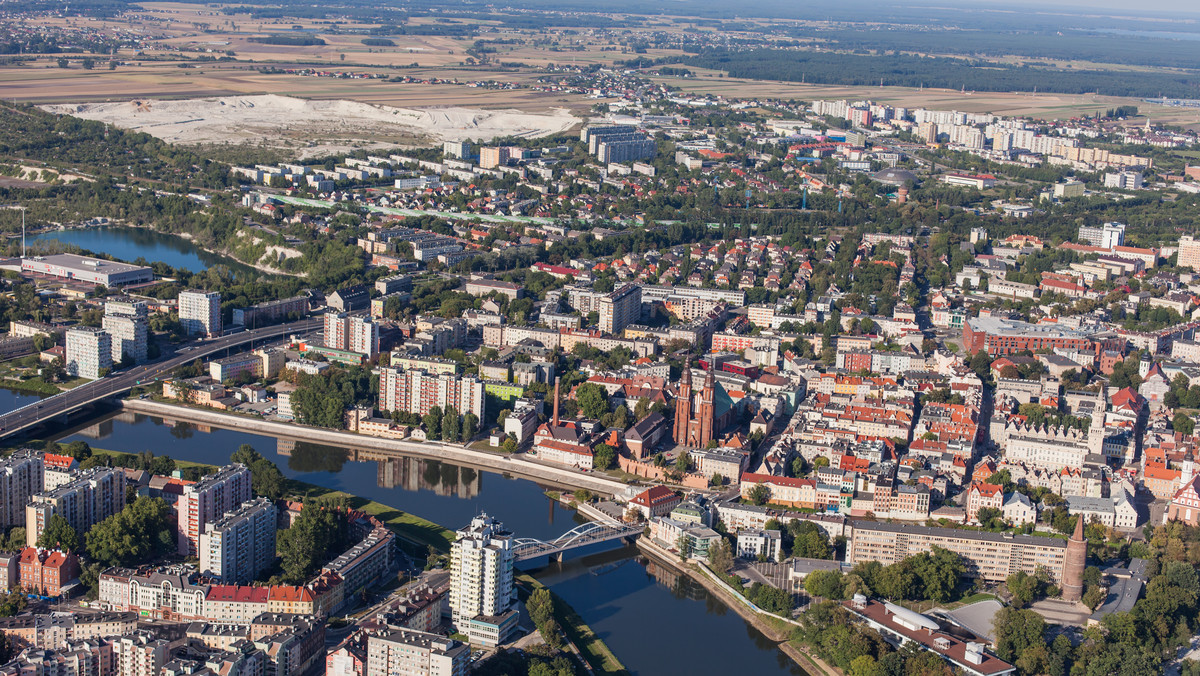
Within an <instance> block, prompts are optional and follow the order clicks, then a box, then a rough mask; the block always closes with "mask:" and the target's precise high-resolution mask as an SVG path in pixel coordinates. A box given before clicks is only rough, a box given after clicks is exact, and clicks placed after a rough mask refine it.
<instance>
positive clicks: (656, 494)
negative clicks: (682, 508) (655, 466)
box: [629, 486, 683, 521]
mask: <svg viewBox="0 0 1200 676" xmlns="http://www.w3.org/2000/svg"><path fill="white" fill-rule="evenodd" d="M681 502H683V497H682V496H680V495H679V494H678V493H676V492H675V491H673V490H671V489H669V488H667V487H666V486H652V487H650V488H647V489H646V490H644V491H642V492H641V493H639V494H638V495H637V497H635V498H634V499H632V500H630V501H629V507H630V509H636V510H637V511H639V512H641V514H642V517H643V518H644V519H646V520H647V521H649V520H650V519H653V518H654V517H656V516H666V515H668V514H670V513H671V510H673V509H675V507H676V506H678V505H679V503H681Z"/></svg>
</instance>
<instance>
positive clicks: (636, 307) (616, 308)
mask: <svg viewBox="0 0 1200 676" xmlns="http://www.w3.org/2000/svg"><path fill="white" fill-rule="evenodd" d="M599 315H600V330H601V331H603V332H605V333H607V334H609V335H614V336H615V335H619V334H620V333H621V331H623V330H625V327H626V326H628V325H630V324H632V323H634V322H636V321H637V320H638V319H640V318H641V316H642V288H641V287H640V286H638V285H636V284H626V285H625V286H623V287H621V288H619V289H615V290H614V291H613V292H612V293H609V294H606V295H605V296H603V297H602V298H601V299H600V310H599Z"/></svg>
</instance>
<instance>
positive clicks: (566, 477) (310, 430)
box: [121, 399, 629, 495]
mask: <svg viewBox="0 0 1200 676" xmlns="http://www.w3.org/2000/svg"><path fill="white" fill-rule="evenodd" d="M121 406H122V408H124V409H125V410H126V411H131V412H134V413H144V414H146V415H155V416H161V417H163V418H170V419H171V420H183V421H187V422H193V423H200V424H203V425H212V426H214V427H222V428H225V429H231V430H238V431H241V432H249V433H251V434H261V435H266V436H272V437H283V438H286V439H294V440H297V441H309V442H315V443H320V444H329V445H332V446H344V447H347V448H349V449H351V450H352V451H353V452H354V453H355V457H353V458H352V459H353V460H382V459H387V458H389V457H392V456H408V457H413V456H416V457H422V458H431V459H434V460H443V461H447V462H453V463H456V464H461V465H470V466H472V467H477V468H480V469H487V470H493V471H496V472H502V473H506V474H511V475H513V476H519V477H524V478H528V479H533V480H535V481H539V482H544V483H550V484H555V485H558V486H566V487H570V488H573V489H574V488H585V489H587V490H589V491H592V492H593V493H602V494H605V495H624V494H625V492H626V490H627V489H628V488H629V486H628V485H626V484H624V483H622V482H620V481H615V480H613V479H608V478H605V477H603V476H600V475H596V474H585V473H583V472H580V471H578V470H572V469H567V468H562V467H553V466H550V465H548V464H544V463H539V462H537V461H534V460H529V459H525V458H523V457H521V456H520V455H517V456H508V455H503V454H500V453H490V452H488V451H475V450H471V449H469V448H464V447H462V446H456V445H454V444H443V443H439V442H436V441H403V440H399V439H381V438H379V437H369V436H364V435H362V434H356V433H354V432H346V431H343V430H330V429H325V428H322V427H311V426H308V425H301V424H299V423H284V422H273V421H269V420H263V419H262V418H252V417H249V416H243V415H238V414H233V413H221V412H219V411H211V410H205V409H199V408H192V407H189V406H179V405H176V404H164V403H162V402H157V401H150V400H147V399H126V400H123V401H122V402H121Z"/></svg>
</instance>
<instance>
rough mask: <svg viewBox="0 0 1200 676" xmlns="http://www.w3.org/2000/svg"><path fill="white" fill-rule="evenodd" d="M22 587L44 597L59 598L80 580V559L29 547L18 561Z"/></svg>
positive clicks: (59, 552) (66, 553)
mask: <svg viewBox="0 0 1200 676" xmlns="http://www.w3.org/2000/svg"><path fill="white" fill-rule="evenodd" d="M18 568H19V571H20V583H21V587H22V588H24V589H25V590H26V591H28V592H31V593H36V594H40V595H42V596H58V595H60V594H61V593H62V592H63V588H64V587H66V586H67V585H68V584H69V583H72V582H77V581H78V580H79V557H78V556H76V555H75V554H72V553H70V552H61V551H59V550H57V549H39V548H37V547H33V546H28V547H25V549H23V550H21V553H20V557H19V559H18Z"/></svg>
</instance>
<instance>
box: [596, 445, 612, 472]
mask: <svg viewBox="0 0 1200 676" xmlns="http://www.w3.org/2000/svg"><path fill="white" fill-rule="evenodd" d="M616 459H617V449H615V448H613V447H612V446H609V445H608V444H599V445H597V446H596V455H595V456H594V457H593V458H592V465H593V466H594V467H595V468H596V469H599V470H606V469H608V468H610V467H612V466H613V463H614V462H616Z"/></svg>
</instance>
